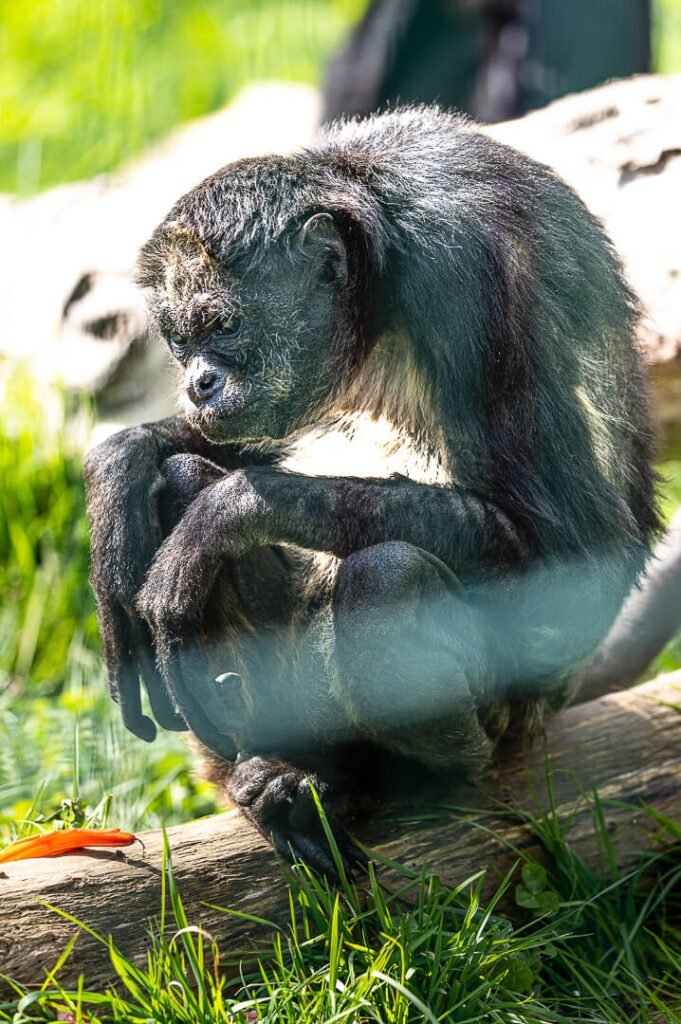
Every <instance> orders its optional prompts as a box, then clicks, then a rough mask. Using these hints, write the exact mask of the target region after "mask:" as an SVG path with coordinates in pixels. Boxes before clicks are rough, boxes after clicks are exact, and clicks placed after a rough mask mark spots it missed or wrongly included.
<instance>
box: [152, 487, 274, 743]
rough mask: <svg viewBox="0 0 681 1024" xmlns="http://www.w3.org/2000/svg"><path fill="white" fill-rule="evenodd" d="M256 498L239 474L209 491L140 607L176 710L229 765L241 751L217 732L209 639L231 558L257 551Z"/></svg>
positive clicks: (161, 555)
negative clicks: (219, 585) (207, 618)
mask: <svg viewBox="0 0 681 1024" xmlns="http://www.w3.org/2000/svg"><path fill="white" fill-rule="evenodd" d="M253 497H254V492H253V491H251V490H249V488H248V485H247V483H246V480H245V474H244V472H243V471H239V470H236V471H235V472H234V473H233V474H231V475H230V477H226V478H224V479H223V480H221V481H220V482H219V486H218V485H217V484H216V485H211V486H209V487H207V488H206V489H205V490H204V491H202V492H201V493H200V494H199V495H198V496H197V497H196V498H195V499H194V501H193V502H192V504H191V505H190V506H189V508H188V509H187V510H186V512H185V513H184V515H183V517H182V519H181V520H180V522H179V523H178V524H177V526H176V527H175V529H174V530H173V531H172V533H171V534H170V535H169V536H168V537H167V538H166V540H165V541H164V542H163V544H162V545H161V546H160V548H159V550H158V552H157V554H156V556H155V558H154V559H153V562H152V565H151V567H150V569H149V572H148V574H147V578H146V582H145V584H144V586H143V587H142V588H141V590H140V592H139V594H138V595H137V598H136V602H135V603H136V608H137V610H138V612H139V614H140V615H141V617H142V618H143V620H144V621H145V623H146V624H147V625H148V627H149V630H150V632H151V635H152V636H153V638H154V643H155V648H156V653H157V656H158V661H159V664H160V665H161V669H162V672H163V677H164V680H165V684H166V686H167V689H168V693H169V697H170V700H171V701H172V703H173V706H174V707H176V708H177V709H178V710H179V711H180V713H181V714H182V716H183V718H184V719H185V721H186V722H187V724H188V725H189V727H190V728H191V729H192V731H193V732H194V733H195V734H196V735H197V736H198V737H199V739H201V740H202V742H203V743H205V744H206V745H207V746H208V747H210V748H211V749H212V750H214V751H216V753H218V754H220V755H221V756H222V757H225V758H227V759H228V760H232V759H233V758H234V757H235V755H236V749H235V747H234V744H233V742H232V740H231V739H229V738H228V737H227V736H226V735H225V734H224V733H223V732H222V731H220V730H219V729H218V727H217V723H218V722H219V720H220V717H221V716H220V715H219V714H217V712H216V709H218V708H219V699H217V698H216V697H215V695H214V694H213V693H212V690H211V687H212V683H213V680H212V676H211V673H210V670H209V667H208V662H207V658H206V654H205V648H204V645H203V643H202V641H201V634H202V624H203V615H204V610H205V608H206V605H207V603H208V601H209V598H210V595H211V592H212V590H213V587H214V586H215V582H216V579H217V576H218V574H219V572H220V570H221V568H222V566H223V564H224V559H225V557H226V556H227V555H229V556H235V555H236V556H238V555H240V554H243V553H244V552H245V551H247V550H248V549H249V548H251V547H253V546H254V545H255V543H256V539H255V534H254V532H253V529H251V528H249V523H251V524H252V523H255V521H256V518H257V516H256V515H255V514H253V515H249V509H250V510H251V511H253V512H254V511H255V510H254V509H253V508H252V505H251V500H250V499H252V498H253ZM211 709H213V710H211Z"/></svg>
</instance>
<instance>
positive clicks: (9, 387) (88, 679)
mask: <svg viewBox="0 0 681 1024" xmlns="http://www.w3.org/2000/svg"><path fill="white" fill-rule="evenodd" d="M0 386H2V387H4V389H5V392H4V394H3V395H2V396H1V397H2V405H3V420H2V427H1V428H0V838H2V837H5V838H6V837H7V836H8V834H9V826H10V824H11V823H12V822H15V821H19V820H21V819H22V818H23V817H24V816H25V815H26V814H27V813H28V812H29V808H31V806H32V804H33V803H34V799H35V796H36V793H37V792H38V791H40V794H41V795H40V800H39V801H38V806H37V807H36V808H34V812H35V813H43V814H46V815H47V814H50V813H52V811H54V810H55V809H56V808H58V807H59V804H60V803H61V801H62V800H64V799H67V798H72V797H73V796H74V795H80V796H81V797H83V798H84V799H85V800H87V802H88V803H90V804H91V805H93V806H94V805H96V804H97V803H99V801H100V800H101V799H102V797H103V795H104V794H107V793H108V794H111V796H112V800H113V804H112V812H113V813H114V814H115V816H116V824H120V825H127V826H129V827H131V828H141V827H143V826H146V827H149V826H150V825H152V824H158V822H159V821H160V820H163V821H165V822H167V823H168V824H170V823H171V822H178V821H183V820H185V821H186V820H187V819H189V818H192V817H195V816H197V815H199V814H206V813H210V812H211V811H212V810H214V809H215V802H214V796H213V791H212V788H211V787H209V786H208V785H207V784H205V783H202V782H199V781H197V780H196V779H195V778H194V777H193V771H192V767H191V763H190V759H189V757H188V753H187V750H186V747H185V745H184V742H183V740H182V739H181V738H180V737H179V736H178V735H177V734H172V733H165V734H162V735H160V736H159V739H158V740H157V741H156V742H155V743H154V744H152V745H146V744H144V743H141V742H140V741H138V740H136V739H135V738H134V737H133V736H131V735H130V734H129V733H127V732H126V731H125V729H124V728H123V727H122V725H121V723H120V721H119V718H120V716H119V714H118V709H117V708H116V707H115V706H114V705H113V704H112V702H111V701H110V699H109V697H108V693H107V690H106V684H105V680H104V675H103V670H102V666H101V657H100V652H99V637H98V632H97V623H96V617H95V608H94V599H93V596H92V592H91V589H90V585H89V582H88V572H89V553H88V531H87V523H86V519H85V496H84V490H83V482H82V472H81V470H82V466H81V456H80V449H79V446H78V443H77V438H75V437H70V436H69V433H70V432H69V430H68V429H67V427H66V410H65V407H64V402H63V400H62V399H61V398H60V396H59V395H58V394H56V393H51V394H47V395H46V394H42V395H40V396H38V395H37V394H36V391H35V389H34V386H32V385H31V384H30V383H29V382H28V381H27V380H26V379H25V378H22V377H12V378H10V379H9V380H4V381H1V382H0ZM77 433H78V434H79V435H81V434H82V429H79V430H78V431H77Z"/></svg>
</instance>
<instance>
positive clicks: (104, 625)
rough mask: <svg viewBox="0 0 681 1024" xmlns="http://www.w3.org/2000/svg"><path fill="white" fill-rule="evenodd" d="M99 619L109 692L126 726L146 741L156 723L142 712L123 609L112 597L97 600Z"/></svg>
mask: <svg viewBox="0 0 681 1024" xmlns="http://www.w3.org/2000/svg"><path fill="white" fill-rule="evenodd" d="M99 623H100V629H101V633H102V654H103V656H104V664H105V665H106V671H107V676H108V679H109V692H110V693H111V696H112V697H113V699H114V700H115V701H116V703H117V704H118V705H119V707H120V709H121V716H122V718H123V723H124V725H125V727H126V729H129V730H130V732H131V733H134V735H135V736H138V737H139V739H141V740H145V741H146V742H147V743H150V742H151V741H152V740H153V739H154V738H155V736H156V726H155V725H154V723H153V722H152V720H151V719H150V718H148V717H147V716H146V715H145V714H143V713H142V701H141V697H140V680H139V670H138V666H137V663H136V661H135V659H134V656H133V649H134V645H133V642H132V640H133V638H132V635H131V630H130V622H129V620H128V617H127V613H126V612H125V611H124V609H123V608H121V607H120V606H119V605H118V604H115V603H114V602H113V601H101V600H100V602H99Z"/></svg>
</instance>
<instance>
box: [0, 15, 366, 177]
mask: <svg viewBox="0 0 681 1024" xmlns="http://www.w3.org/2000/svg"><path fill="white" fill-rule="evenodd" d="M362 7H363V2H362V0H183V2H182V3H162V2H161V0H127V2H119V0H98V2H97V3H91V2H88V0H32V2H31V3H16V2H15V3H5V4H3V5H2V11H1V15H0V111H1V112H2V113H1V115H0V191H2V190H5V191H17V192H19V193H21V194H27V193H30V192H34V191H36V190H37V189H39V188H45V187H46V186H48V185H53V184H56V183H58V182H62V181H72V180H74V179H78V178H88V177H91V176H92V175H94V174H98V173H101V172H102V171H110V170H111V169H113V168H114V167H116V166H117V165H118V164H120V163H121V162H122V161H124V160H126V159H128V158H129V157H131V156H133V155H134V154H136V153H138V152H140V151H141V150H142V149H144V148H145V146H147V145H148V144H149V142H150V141H152V140H153V139H156V138H158V137H159V136H161V135H163V134H164V133H165V132H167V131H168V130H169V129H170V128H172V127H173V126H174V125H176V124H178V123H179V122H181V121H185V120H187V119H189V118H193V117H197V116H199V115H201V114H205V113H207V112H208V111H211V110H215V109H216V108H218V107H220V106H222V105H223V104H224V103H225V102H226V101H227V100H228V99H229V98H230V97H231V96H233V95H234V93H235V92H236V90H237V89H239V88H240V87H241V86H243V85H244V84H246V83H247V82H249V81H252V80H253V79H257V78H282V79H288V80H294V81H302V82H316V83H318V82H319V81H320V79H321V75H322V70H323V66H324V63H325V60H326V59H327V57H328V55H329V54H330V52H331V51H332V49H333V47H334V46H335V45H337V43H338V41H339V40H340V38H341V37H342V35H343V33H344V32H345V31H346V30H347V29H348V27H349V25H350V24H351V22H352V20H353V18H354V17H356V16H357V15H358V13H359V11H360V10H361V9H362Z"/></svg>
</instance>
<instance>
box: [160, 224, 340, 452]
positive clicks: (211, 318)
mask: <svg viewBox="0 0 681 1024" xmlns="http://www.w3.org/2000/svg"><path fill="white" fill-rule="evenodd" d="M246 256H247V257H248V258H244V259H241V260H238V259H237V260H232V261H230V264H229V267H225V266H222V265H221V264H220V262H219V261H217V260H215V259H213V258H212V257H210V256H209V255H208V254H207V253H206V251H205V249H203V247H202V246H201V244H200V243H198V242H197V241H196V240H195V239H192V238H191V237H190V236H188V235H187V234H186V233H184V234H178V235H177V237H176V238H175V239H174V241H173V243H172V245H167V246H166V247H165V251H164V255H163V264H162V270H161V273H160V274H158V273H157V276H156V280H155V282H154V285H153V287H154V298H153V308H154V311H155V314H156V316H157V319H158V324H159V327H160V330H161V333H162V335H163V336H164V338H165V339H166V342H167V344H168V346H169V348H170V351H171V353H172V355H173V356H174V358H175V359H176V360H177V361H178V363H179V364H180V365H181V366H182V368H183V392H184V407H185V411H186V413H187V415H188V417H189V418H190V419H191V421H192V422H193V423H194V424H195V425H196V426H197V427H198V429H199V430H201V432H202V433H203V434H204V435H205V436H206V437H207V438H208V439H209V440H211V441H214V442H217V443H226V442H228V441H261V440H268V439H278V438H285V437H287V436H289V435H290V434H292V433H294V432H295V431H296V430H299V429H301V428H303V427H305V426H306V425H308V424H310V423H313V422H314V421H315V420H316V419H317V418H318V417H319V416H320V415H321V414H323V412H324V411H325V410H326V409H327V408H328V405H329V402H330V401H331V400H332V398H333V396H334V394H335V393H337V392H338V390H339V388H342V386H343V384H344V382H345V379H346V377H347V373H348V363H349V355H348V353H349V351H350V349H351V348H352V338H351V335H352V327H351V324H350V316H349V313H348V311H347V306H348V303H347V302H346V300H345V285H346V276H347V274H346V261H345V249H344V246H343V243H342V241H341V239H340V236H339V235H338V233H337V231H336V228H335V226H334V224H333V221H332V219H331V217H330V216H329V215H327V214H316V215H314V216H313V217H311V218H310V219H309V220H308V221H307V222H306V223H305V224H304V225H303V227H302V228H299V229H297V230H296V231H295V232H294V233H293V234H291V235H289V236H287V237H284V238H282V239H280V240H279V241H277V242H273V243H271V244H270V245H269V246H268V247H267V248H263V251H262V252H259V253H258V259H257V261H255V260H253V259H252V254H251V253H249V254H246Z"/></svg>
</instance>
